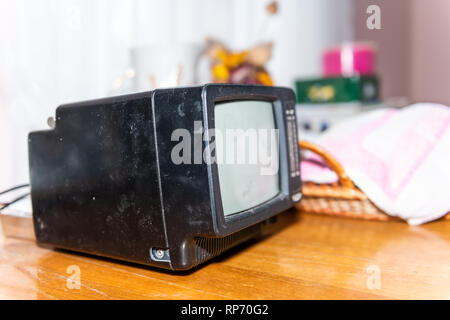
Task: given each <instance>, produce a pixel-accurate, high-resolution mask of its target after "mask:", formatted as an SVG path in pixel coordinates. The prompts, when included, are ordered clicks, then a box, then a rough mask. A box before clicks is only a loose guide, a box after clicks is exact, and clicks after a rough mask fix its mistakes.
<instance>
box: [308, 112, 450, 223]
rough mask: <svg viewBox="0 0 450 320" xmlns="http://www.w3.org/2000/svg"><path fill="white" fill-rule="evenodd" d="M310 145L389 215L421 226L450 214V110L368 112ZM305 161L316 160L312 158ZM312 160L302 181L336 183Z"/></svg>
mask: <svg viewBox="0 0 450 320" xmlns="http://www.w3.org/2000/svg"><path fill="white" fill-rule="evenodd" d="M300 138H301V137H300ZM314 142H316V143H317V144H319V145H321V146H322V147H324V148H325V149H326V150H327V151H329V152H330V153H331V154H332V155H333V156H334V157H336V159H337V160H338V161H339V162H340V163H341V164H342V165H343V167H344V169H345V171H346V172H347V173H348V175H349V176H350V178H351V179H352V180H353V181H354V183H355V184H356V185H357V186H358V187H359V188H360V189H361V190H362V191H363V192H364V193H365V194H367V196H368V197H369V198H370V200H371V201H373V203H375V205H377V206H378V207H379V208H380V209H382V210H383V211H385V212H386V213H388V214H389V215H392V216H398V217H400V218H402V219H404V220H406V221H408V223H409V224H411V225H419V224H422V223H426V222H429V221H432V220H435V219H438V218H440V217H442V216H444V215H445V214H446V213H447V212H449V211H450V108H448V107H446V106H443V105H438V104H431V103H427V104H426V103H421V104H415V105H412V106H409V107H407V108H403V109H383V110H377V111H373V112H368V113H366V114H363V115H361V116H357V117H355V118H353V119H351V120H348V121H346V122H343V123H340V124H338V125H336V126H334V127H332V128H331V129H330V130H329V131H327V132H326V133H325V134H324V135H323V136H321V137H320V138H319V139H318V140H317V141H314ZM307 159H308V160H312V159H314V160H316V161H317V160H319V159H317V157H316V156H314V155H311V154H309V155H307ZM316 161H305V162H303V163H302V179H303V180H304V181H313V182H318V183H331V182H336V181H337V177H336V175H335V174H334V173H333V172H331V171H330V170H329V169H327V168H326V167H323V166H321V165H320V164H317V163H316Z"/></svg>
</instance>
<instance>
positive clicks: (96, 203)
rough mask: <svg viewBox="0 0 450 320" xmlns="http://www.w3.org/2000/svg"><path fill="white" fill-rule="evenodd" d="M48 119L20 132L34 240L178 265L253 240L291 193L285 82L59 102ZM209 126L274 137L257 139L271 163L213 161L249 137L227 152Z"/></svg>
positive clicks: (297, 196) (292, 141)
mask: <svg viewBox="0 0 450 320" xmlns="http://www.w3.org/2000/svg"><path fill="white" fill-rule="evenodd" d="M55 120H56V125H55V127H54V129H52V130H48V131H40V132H32V133H30V135H29V163H30V178H31V196H32V206H33V219H34V228H35V234H36V238H37V241H38V242H39V243H40V244H43V245H47V246H48V245H49V246H51V247H55V248H62V249H68V250H72V251H78V252H83V253H88V254H93V255H99V256H104V257H109V258H115V259H121V260H125V261H130V262H135V263H140V264H145V265H150V266H155V267H161V268H166V269H171V270H187V269H190V268H193V267H195V266H197V265H199V264H201V263H203V262H205V261H207V260H209V259H211V258H212V257H215V256H217V255H219V254H221V253H222V252H223V251H225V250H227V249H229V248H231V247H233V246H235V245H237V244H239V243H242V242H244V241H246V240H248V239H250V238H252V237H255V236H256V235H258V234H259V233H260V230H261V226H262V224H263V223H264V222H265V221H267V220H269V219H271V218H272V217H274V216H276V215H277V214H279V213H281V212H282V211H284V210H286V209H288V208H290V207H292V206H293V205H294V204H295V203H297V202H299V201H300V200H301V198H302V193H301V181H300V161H299V160H300V159H299V157H300V155H299V148H298V143H297V140H298V139H297V127H296V119H295V96H294V93H293V91H292V90H290V89H287V88H277V87H264V86H252V85H248V86H247V85H220V84H214V85H206V86H199V87H186V88H175V89H161V90H154V91H151V92H145V93H139V94H133V95H128V96H121V97H114V98H106V99H101V100H95V101H88V102H81V103H74V104H68V105H64V106H61V107H59V108H58V109H57V111H56V118H55ZM212 129H214V130H217V131H222V132H226V131H227V130H235V131H237V132H240V134H244V135H247V132H248V129H251V130H253V132H264V131H265V130H266V131H270V132H273V131H275V132H278V137H277V139H275V140H273V141H272V140H270V139H269V138H267V139H266V140H265V141H266V143H265V144H264V143H263V146H264V148H267V146H268V145H269V143H268V142H271V143H272V144H271V145H272V147H273V146H274V145H273V143H275V144H276V145H275V147H276V148H275V149H274V148H272V149H274V150H276V152H277V158H276V159H277V160H276V161H277V163H276V166H275V169H277V170H274V172H272V173H271V174H267V173H266V174H261V172H262V171H263V169H267V168H266V167H265V165H266V164H267V163H265V164H263V163H261V162H257V163H256V164H255V163H246V162H245V161H244V164H242V163H239V162H236V163H234V164H233V163H232V162H231V163H228V162H227V161H218V159H220V158H222V159H224V158H227V153H228V155H229V154H230V153H234V152H236V156H239V153H240V152H241V153H242V152H246V150H247V149H248V148H250V146H251V140H250V136H247V137H246V138H248V141H250V142H249V143H248V144H246V147H244V149H242V145H241V148H240V149H239V148H238V147H237V144H234V146H233V148H231V149H227V146H228V145H229V143H230V141H228V140H227V139H228V136H226V137H225V138H224V136H225V134H223V135H222V138H221V139H218V138H217V137H218V135H217V133H215V132H214V130H212ZM239 130H241V131H239ZM213 133H214V138H212V136H213ZM269 136H270V135H269ZM259 138H260V137H258V139H259ZM183 139H184V140H183ZM230 139H231V138H230ZM263 140H264V139H263ZM246 141H247V140H246ZM255 141H256V140H255ZM255 141H253V143H254V142H255ZM225 144H227V145H225ZM183 146H184V147H185V148H184V149H183V148H182V147H183ZM219 147H220V148H219ZM268 148H269V149H267V150H270V149H271V147H268ZM199 150H200V152H199ZM233 156H234V155H233ZM250 156H251V155H250ZM231 158H232V157H230V159H231ZM212 160H214V161H212ZM241 160H242V159H241ZM272 164H273V163H272Z"/></svg>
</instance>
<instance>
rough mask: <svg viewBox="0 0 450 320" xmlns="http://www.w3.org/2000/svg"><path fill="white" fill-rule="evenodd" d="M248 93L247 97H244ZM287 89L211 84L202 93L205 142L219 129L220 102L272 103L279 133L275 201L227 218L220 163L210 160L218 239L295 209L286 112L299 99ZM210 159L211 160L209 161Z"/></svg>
mask: <svg viewBox="0 0 450 320" xmlns="http://www.w3.org/2000/svg"><path fill="white" fill-rule="evenodd" d="M242 92H245V94H242ZM291 95H292V91H291V90H290V89H287V88H279V87H277V88H272V87H263V86H252V85H249V86H246V85H241V86H236V85H232V86H227V85H207V86H205V87H204V89H203V92H202V100H203V123H204V132H205V134H206V135H208V136H206V137H205V140H207V141H210V137H209V131H208V130H209V129H214V128H215V107H216V105H217V104H218V103H225V102H232V101H243V100H252V101H268V102H271V103H272V105H273V112H274V120H275V128H276V129H278V130H279V174H278V176H279V186H280V192H279V194H278V195H277V196H275V197H274V198H272V199H270V200H268V201H265V202H264V203H261V204H259V205H257V206H255V207H253V208H250V209H248V210H245V211H242V212H239V213H235V214H232V215H229V216H225V215H224V210H223V206H222V197H221V191H220V184H219V171H218V166H217V163H215V162H213V163H211V162H210V161H207V167H208V182H209V192H210V195H211V197H210V199H211V210H212V215H213V220H214V225H215V228H216V230H215V233H216V235H217V236H227V235H230V234H232V233H234V232H237V231H239V230H242V229H244V228H247V227H249V226H252V225H254V224H256V223H259V222H262V221H264V220H267V219H269V218H271V217H273V216H274V215H276V214H278V213H279V212H281V211H283V210H286V209H287V208H289V207H291V204H292V202H293V201H291V199H290V196H291V191H292V188H291V187H292V186H291V181H290V179H289V176H290V174H289V172H290V170H289V161H288V159H289V154H288V153H289V148H288V138H287V134H288V133H287V131H286V127H285V121H286V111H287V110H294V109H295V97H293V96H291ZM206 154H207V155H211V150H210V145H209V144H208V145H207V146H206ZM208 160H209V159H208ZM286 200H287V201H286Z"/></svg>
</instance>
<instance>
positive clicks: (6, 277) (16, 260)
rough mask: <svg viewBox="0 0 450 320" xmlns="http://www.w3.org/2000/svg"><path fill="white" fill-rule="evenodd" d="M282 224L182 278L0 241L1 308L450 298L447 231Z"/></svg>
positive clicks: (337, 221)
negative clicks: (5, 304)
mask: <svg viewBox="0 0 450 320" xmlns="http://www.w3.org/2000/svg"><path fill="white" fill-rule="evenodd" d="M280 222H281V223H280V226H281V227H279V228H278V230H273V231H272V232H271V234H272V235H270V236H266V237H265V238H263V239H261V240H259V241H255V242H252V243H250V244H246V245H241V246H239V247H238V248H235V249H233V250H232V251H230V252H228V253H227V254H225V255H223V256H221V257H219V258H216V259H215V260H213V261H212V262H210V263H208V264H206V265H204V266H203V267H201V268H198V269H197V270H195V271H193V272H190V273H184V274H181V275H179V274H174V273H170V272H161V271H158V270H156V269H151V268H146V267H141V266H136V265H131V264H125V263H120V262H116V261H112V260H106V259H98V258H94V257H90V256H85V255H78V254H72V253H68V252H63V251H53V250H48V249H43V248H39V247H37V246H36V244H35V243H34V242H33V241H30V240H18V239H11V238H5V236H4V235H0V298H1V299H364V298H375V299H380V298H389V299H391V298H445V299H449V298H450V221H439V222H434V223H430V224H427V225H424V226H420V227H411V226H408V225H407V224H405V223H401V222H372V221H359V220H350V219H344V218H332V217H325V216H315V215H308V214H300V213H298V212H295V211H290V212H286V213H284V214H282V215H281V217H280ZM71 266H72V267H71ZM70 267H71V269H70ZM68 268H69V269H68ZM78 268H79V271H80V272H81V273H80V280H81V281H80V283H81V287H80V289H76V288H75V289H69V287H72V288H73V287H74V285H73V284H74V283H75V284H76V282H71V279H72V278H71V274H69V273H67V271H72V272H73V270H77V269H78ZM68 280H69V282H68ZM68 284H69V286H68ZM71 284H72V285H71ZM75 287H76V286H75Z"/></svg>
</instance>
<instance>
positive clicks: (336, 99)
mask: <svg viewBox="0 0 450 320" xmlns="http://www.w3.org/2000/svg"><path fill="white" fill-rule="evenodd" d="M296 89H297V103H340V102H351V101H358V102H363V103H366V102H376V101H379V100H380V85H379V79H378V77H377V76H376V75H371V76H351V77H333V78H318V79H310V80H298V81H296Z"/></svg>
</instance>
